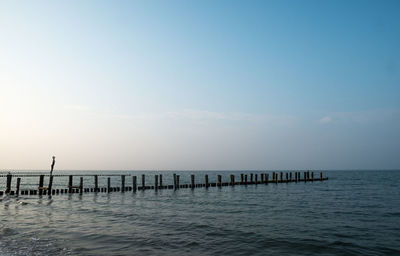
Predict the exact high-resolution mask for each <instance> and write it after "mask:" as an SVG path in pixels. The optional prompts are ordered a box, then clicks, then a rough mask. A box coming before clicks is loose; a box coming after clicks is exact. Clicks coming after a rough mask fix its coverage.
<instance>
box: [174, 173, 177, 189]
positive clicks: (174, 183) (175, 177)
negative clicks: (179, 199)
mask: <svg viewBox="0 0 400 256" xmlns="http://www.w3.org/2000/svg"><path fill="white" fill-rule="evenodd" d="M174 189H175V190H176V189H177V187H176V174H175V173H174Z"/></svg>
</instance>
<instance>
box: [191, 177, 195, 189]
mask: <svg viewBox="0 0 400 256" xmlns="http://www.w3.org/2000/svg"><path fill="white" fill-rule="evenodd" d="M190 179H191V183H192V189H194V186H195V184H194V174H192V175H190Z"/></svg>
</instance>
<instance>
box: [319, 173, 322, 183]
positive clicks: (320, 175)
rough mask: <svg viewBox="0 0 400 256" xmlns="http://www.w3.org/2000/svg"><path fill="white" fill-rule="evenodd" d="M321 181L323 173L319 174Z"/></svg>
mask: <svg viewBox="0 0 400 256" xmlns="http://www.w3.org/2000/svg"><path fill="white" fill-rule="evenodd" d="M319 180H321V181H322V172H320V173H319Z"/></svg>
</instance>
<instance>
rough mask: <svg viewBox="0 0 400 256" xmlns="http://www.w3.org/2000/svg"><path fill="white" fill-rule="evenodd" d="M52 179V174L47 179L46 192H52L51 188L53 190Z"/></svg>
mask: <svg viewBox="0 0 400 256" xmlns="http://www.w3.org/2000/svg"><path fill="white" fill-rule="evenodd" d="M53 177H54V176H53V174H51V175H50V177H49V186H48V187H47V190H48V191H50V192H51V191H52V188H53ZM49 195H50V194H49Z"/></svg>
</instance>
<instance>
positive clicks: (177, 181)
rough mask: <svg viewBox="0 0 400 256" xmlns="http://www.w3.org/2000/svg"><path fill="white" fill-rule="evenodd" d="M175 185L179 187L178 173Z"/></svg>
mask: <svg viewBox="0 0 400 256" xmlns="http://www.w3.org/2000/svg"><path fill="white" fill-rule="evenodd" d="M176 187H177V188H178V189H179V175H176Z"/></svg>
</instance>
